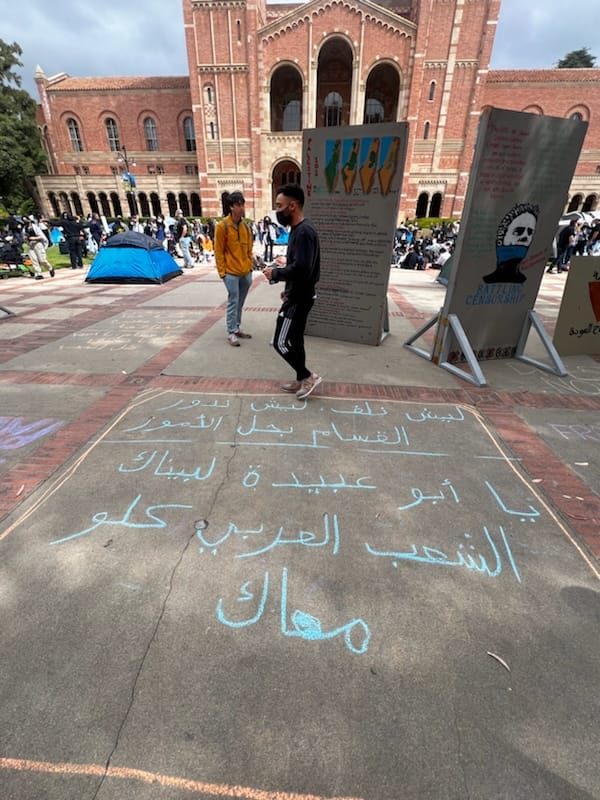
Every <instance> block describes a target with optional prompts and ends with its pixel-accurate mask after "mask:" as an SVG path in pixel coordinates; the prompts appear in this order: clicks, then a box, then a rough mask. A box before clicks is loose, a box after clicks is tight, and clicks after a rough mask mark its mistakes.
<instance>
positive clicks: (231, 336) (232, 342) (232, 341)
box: [227, 333, 240, 347]
mask: <svg viewBox="0 0 600 800" xmlns="http://www.w3.org/2000/svg"><path fill="white" fill-rule="evenodd" d="M227 341H228V342H229V344H230V345H231V346H232V347H239V346H240V340H239V339H238V337H237V336H236V335H235V333H230V334H229V335H228V337H227Z"/></svg>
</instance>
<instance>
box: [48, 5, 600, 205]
mask: <svg viewBox="0 0 600 800" xmlns="http://www.w3.org/2000/svg"><path fill="white" fill-rule="evenodd" d="M182 2H183V16H184V27H185V37H186V45H187V54H188V63H189V78H188V77H158V78H139V77H138V78H73V77H70V76H68V75H66V74H61V75H56V76H53V77H51V78H47V77H46V76H45V75H44V74H43V72H42V71H41V69H38V72H37V73H36V82H37V85H38V89H39V93H40V99H41V105H40V108H39V123H40V129H41V131H42V136H43V141H44V144H45V147H46V150H47V153H48V161H49V165H50V166H49V174H48V175H44V176H40V177H39V178H38V188H39V190H40V194H41V197H42V202H43V204H44V205H43V211H44V212H45V213H46V214H50V215H55V214H58V213H59V212H60V211H63V210H72V211H76V212H78V213H85V214H87V213H88V212H89V211H100V212H101V213H104V214H106V215H107V216H114V215H116V214H118V213H123V214H124V215H126V216H128V215H129V214H130V213H132V212H134V211H137V210H139V212H140V213H141V214H142V215H143V216H149V215H154V214H157V213H159V212H162V213H164V214H168V213H170V214H173V213H174V211H175V209H176V208H178V207H180V208H182V209H183V211H184V213H185V214H189V215H192V216H201V215H203V216H215V215H219V214H220V213H221V203H220V196H221V192H222V191H223V190H231V189H234V188H235V189H242V190H243V191H244V193H245V195H246V198H247V205H246V208H247V213H248V215H249V216H252V217H255V218H258V217H260V216H262V215H264V214H265V213H267V212H268V210H269V209H271V208H272V206H273V195H274V190H275V189H276V187H277V186H279V185H280V184H281V183H283V182H286V181H299V180H300V175H301V163H300V157H301V140H302V133H301V131H302V129H303V128H313V127H322V126H333V125H360V124H362V123H364V122H371V123H374V122H379V121H381V122H384V121H385V122H388V121H393V120H407V121H408V122H409V129H410V137H409V142H408V149H407V163H406V170H405V178H404V183H403V190H402V197H401V204H400V214H401V217H405V216H415V215H417V216H429V215H430V216H438V215H442V216H446V217H449V216H460V214H461V212H462V208H463V203H464V195H465V191H466V187H467V182H468V174H469V169H470V164H471V159H472V154H473V147H474V143H475V139H476V135H477V123H478V119H479V116H480V114H481V111H482V109H484V108H485V107H486V106H497V107H502V108H512V109H517V110H528V111H533V112H535V113H544V114H549V115H553V116H562V117H567V116H571V115H574V114H578V115H581V118H583V119H586V120H589V122H590V129H589V131H588V135H587V139H586V143H585V150H584V152H583V153H582V157H581V159H580V161H579V165H578V168H577V173H576V176H575V178H574V180H573V184H572V187H571V191H570V196H569V198H565V205H566V206H567V207H570V208H579V209H580V208H583V207H585V208H586V209H591V208H595V207H596V202H597V197H598V195H599V194H600V174H599V173H600V166H599V165H600V126H596V128H594V122H595V120H594V110H595V109H598V110H599V111H600V70H598V69H586V70H530V71H523V72H514V71H490V70H489V68H488V67H489V62H490V57H491V52H492V46H493V41H494V33H495V29H496V24H497V20H498V15H499V10H500V0H380V2H378V3H374V2H371V0H311V1H310V2H307V3H290V4H277V5H270V4H267V3H266V2H265V0H255V2H254V3H248V2H247V0H182ZM132 175H133V176H134V178H135V185H133V183H132V182H130V181H129V177H130V176H132Z"/></svg>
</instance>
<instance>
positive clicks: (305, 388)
mask: <svg viewBox="0 0 600 800" xmlns="http://www.w3.org/2000/svg"><path fill="white" fill-rule="evenodd" d="M322 380H323V378H321V376H320V375H317V374H316V373H315V372H313V374H312V375H311V376H310V378H305V379H304V380H303V381H302V382H301V383H300V388H299V389H298V391H297V392H296V397H297V398H298V400H304V399H305V398H306V397H308V396H309V395H311V394H312V393H313V392H314V390H315V389H316V388H317V386H318V385H319V384H320V383H321V381H322Z"/></svg>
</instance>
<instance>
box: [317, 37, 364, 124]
mask: <svg viewBox="0 0 600 800" xmlns="http://www.w3.org/2000/svg"><path fill="white" fill-rule="evenodd" d="M354 57H355V54H354V48H353V46H352V44H351V43H350V41H349V40H348V39H346V37H345V36H341V35H340V34H337V33H336V34H334V35H333V36H329V37H327V38H326V39H325V41H324V42H323V43H322V45H321V47H320V49H319V55H318V61H317V95H316V120H315V127H317V128H327V127H332V126H336V125H349V124H350V101H351V98H352V76H353V63H354Z"/></svg>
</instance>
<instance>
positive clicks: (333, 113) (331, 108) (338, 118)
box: [324, 92, 343, 128]
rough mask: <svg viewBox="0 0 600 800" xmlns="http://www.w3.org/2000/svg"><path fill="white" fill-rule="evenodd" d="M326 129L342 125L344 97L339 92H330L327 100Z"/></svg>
mask: <svg viewBox="0 0 600 800" xmlns="http://www.w3.org/2000/svg"><path fill="white" fill-rule="evenodd" d="M324 105H325V120H324V122H325V127H326V128H331V127H333V126H335V125H341V122H342V105H343V100H342V95H341V94H338V93H337V92H329V94H328V95H327V97H326V98H325V104H324Z"/></svg>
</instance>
